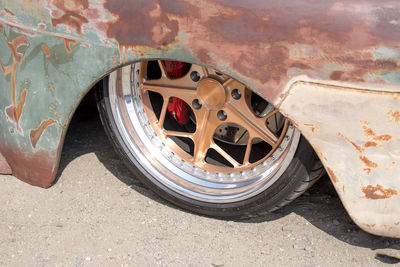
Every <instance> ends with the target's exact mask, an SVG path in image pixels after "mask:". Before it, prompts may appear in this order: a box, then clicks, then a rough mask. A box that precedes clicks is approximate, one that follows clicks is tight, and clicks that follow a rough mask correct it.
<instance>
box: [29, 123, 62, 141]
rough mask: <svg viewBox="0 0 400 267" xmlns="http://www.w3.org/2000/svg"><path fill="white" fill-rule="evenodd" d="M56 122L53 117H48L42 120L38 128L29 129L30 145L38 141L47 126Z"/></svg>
mask: <svg viewBox="0 0 400 267" xmlns="http://www.w3.org/2000/svg"><path fill="white" fill-rule="evenodd" d="M57 123H58V122H57V121H56V120H53V119H48V120H46V121H43V122H42V123H41V124H40V126H39V128H37V129H36V130H32V131H31V134H30V136H31V142H32V146H33V147H36V143H37V142H38V140H39V138H40V136H42V134H43V132H44V130H46V128H47V127H49V126H50V125H52V124H57Z"/></svg>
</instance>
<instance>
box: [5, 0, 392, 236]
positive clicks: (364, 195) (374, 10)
mask: <svg viewBox="0 0 400 267" xmlns="http://www.w3.org/2000/svg"><path fill="white" fill-rule="evenodd" d="M399 17H400V2H399V1H398V0H354V1H351V2H350V1H345V0H314V1H309V0H298V1H292V0H282V1H273V0H254V1H239V0H201V1H197V0H196V1H194V0H91V1H89V0H79V1H78V0H70V1H63V0H42V1H27V0H0V72H1V74H0V94H1V97H0V153H1V155H2V156H3V157H4V159H3V158H1V157H0V170H1V171H2V173H10V170H11V172H12V174H13V175H15V176H16V177H17V178H19V179H21V180H24V181H26V182H29V183H31V184H33V185H37V186H42V187H49V186H51V184H52V182H53V180H54V178H55V176H56V173H57V169H58V164H59V160H60V155H61V151H62V146H63V143H64V138H65V134H66V132H67V129H68V125H69V122H70V120H71V117H72V116H73V114H74V112H75V109H76V107H77V106H78V105H79V103H80V101H81V100H82V98H83V97H84V96H85V94H86V93H87V92H88V91H89V90H90V89H91V88H92V86H93V85H94V84H95V83H96V82H97V81H98V80H99V79H101V78H102V77H104V76H105V75H107V74H108V73H110V72H111V71H112V70H114V69H115V68H118V67H121V66H123V65H125V64H128V63H131V62H135V61H137V60H144V59H154V58H160V59H172V60H178V61H186V62H191V63H196V64H201V65H204V66H207V67H210V68H215V69H217V70H219V71H221V72H224V73H226V74H228V75H231V76H232V77H234V78H235V79H237V80H239V81H241V82H243V83H245V84H246V85H248V87H249V88H251V89H253V90H254V91H256V92H258V93H259V94H260V95H262V96H264V97H265V98H266V99H268V100H269V101H270V102H271V103H273V104H275V106H277V107H280V108H281V110H282V111H283V112H284V113H285V114H286V115H287V116H289V118H291V119H292V120H293V121H294V122H295V123H297V124H298V127H299V129H300V130H301V131H302V132H303V133H304V135H305V136H306V138H307V139H308V140H309V142H310V143H311V144H312V145H313V146H314V148H315V149H316V151H318V153H319V155H320V157H321V159H322V161H323V163H324V164H325V166H326V168H327V171H328V173H329V174H330V177H331V179H332V180H333V181H334V182H335V186H336V188H337V190H338V191H339V194H340V196H341V198H342V200H343V202H344V204H345V206H346V208H347V209H348V211H349V212H350V214H351V216H352V217H353V219H354V220H355V221H356V222H357V223H358V224H359V225H360V226H361V227H363V228H364V229H366V230H367V231H369V232H372V233H376V234H382V235H388V236H397V237H400V233H399V221H400V220H398V214H400V213H399V210H398V209H399V207H396V206H395V204H396V203H399V199H398V198H399V196H398V192H399V188H398V187H399V184H400V182H399V177H398V176H399V175H397V177H396V171H397V172H398V162H399V160H398V153H399V146H398V136H399V132H398V131H399V126H398V121H399V111H398V108H397V107H398V106H399V105H398V103H397V102H396V101H397V99H396V91H399V88H400V78H399V76H400V67H399V65H400V27H399V26H398V25H399ZM308 96H309V97H308ZM307 97H308V98H307ZM335 100H336V102H335ZM362 100H363V101H364V102H362ZM313 105H314V106H313ZM311 107H313V108H314V109H313V112H311V110H310V109H311ZM342 152H343V153H342ZM389 158H390V160H389ZM356 198H357V199H356ZM398 206H400V205H398ZM378 213H379V216H376V215H377V214H378ZM396 218H397V219H396ZM396 220H397V221H396ZM367 225H369V226H367Z"/></svg>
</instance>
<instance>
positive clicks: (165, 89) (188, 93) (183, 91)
mask: <svg viewBox="0 0 400 267" xmlns="http://www.w3.org/2000/svg"><path fill="white" fill-rule="evenodd" d="M142 89H143V90H145V91H152V92H156V93H159V94H160V95H162V96H163V97H164V101H167V102H168V100H169V98H170V97H173V96H174V97H178V98H180V99H182V100H184V101H185V102H186V103H187V104H188V105H191V104H192V102H193V100H194V99H196V98H197V92H196V89H195V88H179V87H171V86H163V85H155V84H152V83H147V82H145V83H143V84H142Z"/></svg>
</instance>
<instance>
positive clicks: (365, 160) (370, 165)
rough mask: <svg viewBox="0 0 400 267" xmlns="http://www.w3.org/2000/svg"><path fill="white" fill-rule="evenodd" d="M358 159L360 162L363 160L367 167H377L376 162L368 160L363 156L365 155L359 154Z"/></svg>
mask: <svg viewBox="0 0 400 267" xmlns="http://www.w3.org/2000/svg"><path fill="white" fill-rule="evenodd" d="M360 159H361V161H362V162H364V164H365V165H366V166H367V167H370V168H378V164H376V163H375V162H373V161H371V160H369V159H368V158H367V157H365V156H360Z"/></svg>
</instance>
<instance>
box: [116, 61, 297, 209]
mask: <svg viewBox="0 0 400 267" xmlns="http://www.w3.org/2000/svg"><path fill="white" fill-rule="evenodd" d="M139 64H140V63H139ZM139 64H134V65H129V66H125V67H123V68H122V69H120V70H117V71H114V72H113V73H111V74H110V77H109V101H110V103H109V104H110V107H111V111H112V116H113V118H114V121H115V124H116V126H117V129H118V131H119V133H120V136H121V137H122V140H123V142H124V144H125V146H126V147H127V149H128V150H129V152H130V153H131V154H132V155H134V158H135V159H136V161H137V162H140V164H141V166H142V167H143V168H144V169H145V170H146V171H147V172H148V173H149V174H150V175H151V176H152V177H153V178H154V179H156V181H157V182H158V183H160V184H162V185H163V186H165V187H167V188H169V189H170V190H172V191H174V192H176V193H179V194H181V195H183V196H185V197H188V198H190V199H195V200H198V201H202V202H209V203H232V202H237V201H242V200H246V199H249V198H251V197H253V196H255V195H257V194H259V193H261V192H263V191H264V190H266V189H267V188H268V187H269V186H271V185H272V184H273V183H274V182H275V181H276V180H277V179H278V178H279V177H280V176H281V175H282V174H283V172H284V171H285V170H286V169H287V167H288V166H289V164H290V162H291V161H292V159H293V156H294V154H295V152H296V149H297V145H298V142H299V139H300V133H299V131H298V130H297V129H296V128H295V127H294V126H293V125H290V127H289V128H288V131H287V133H286V138H284V140H283V141H282V144H281V147H280V149H277V150H276V151H275V152H274V153H273V154H272V156H271V157H269V158H268V159H266V160H265V161H264V162H262V163H261V164H259V165H257V166H256V167H254V168H252V169H250V170H247V171H242V172H237V173H235V172H233V173H231V174H227V173H211V172H208V171H204V170H201V169H199V168H198V167H194V166H193V165H190V164H188V163H187V162H185V161H183V160H182V159H179V158H178V157H177V156H176V155H174V154H173V153H172V152H171V151H169V150H168V147H167V146H166V145H165V144H163V143H162V142H161V140H160V139H159V138H157V136H156V134H155V132H154V130H153V129H152V128H151V127H150V124H149V122H148V120H147V117H146V114H145V113H144V110H143V107H142V106H141V104H142V102H141V99H140V93H139V92H138V91H137V90H138V88H135V87H136V84H137V83H138V81H137V80H135V79H137V76H136V75H132V73H136V70H137V69H138V66H139ZM118 71H120V74H118ZM117 84H118V85H119V88H117V87H118V86H117Z"/></svg>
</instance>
